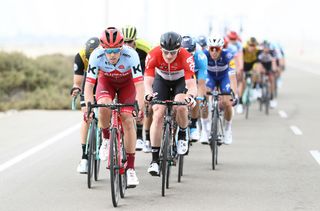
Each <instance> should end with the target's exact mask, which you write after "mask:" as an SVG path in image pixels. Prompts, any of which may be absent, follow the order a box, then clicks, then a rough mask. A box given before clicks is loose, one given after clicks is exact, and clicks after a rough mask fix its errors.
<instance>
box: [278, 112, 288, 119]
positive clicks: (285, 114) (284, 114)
mask: <svg viewBox="0 0 320 211" xmlns="http://www.w3.org/2000/svg"><path fill="white" fill-rule="evenodd" d="M278 113H279V115H280V117H281V118H284V119H286V118H288V115H287V113H286V112H285V111H282V110H280V111H279V112H278Z"/></svg>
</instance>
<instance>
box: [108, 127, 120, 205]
mask: <svg viewBox="0 0 320 211" xmlns="http://www.w3.org/2000/svg"><path fill="white" fill-rule="evenodd" d="M109 144H110V148H109V156H110V157H109V159H110V183H111V198H112V204H113V206H114V207H117V206H118V202H119V197H120V193H119V191H120V190H119V189H120V188H119V168H118V167H117V165H118V162H117V161H118V158H117V131H116V129H115V128H113V129H112V131H111V138H110V141H109Z"/></svg>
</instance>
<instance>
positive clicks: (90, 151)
mask: <svg viewBox="0 0 320 211" xmlns="http://www.w3.org/2000/svg"><path fill="white" fill-rule="evenodd" d="M95 131H96V125H95V123H94V121H92V123H91V126H90V130H89V133H88V135H89V141H88V144H89V146H88V173H87V185H88V188H91V187H92V175H93V174H94V160H95V158H94V148H95V144H96V141H95V140H96V133H95Z"/></svg>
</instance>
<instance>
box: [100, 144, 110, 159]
mask: <svg viewBox="0 0 320 211" xmlns="http://www.w3.org/2000/svg"><path fill="white" fill-rule="evenodd" d="M108 145H109V139H103V141H102V144H101V146H100V149H99V158H100V160H104V161H105V160H107V159H108V154H109V146H108Z"/></svg>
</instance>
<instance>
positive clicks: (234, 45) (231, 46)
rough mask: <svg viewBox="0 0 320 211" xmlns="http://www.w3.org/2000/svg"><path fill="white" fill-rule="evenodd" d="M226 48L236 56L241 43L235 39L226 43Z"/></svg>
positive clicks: (239, 50) (240, 49)
mask: <svg viewBox="0 0 320 211" xmlns="http://www.w3.org/2000/svg"><path fill="white" fill-rule="evenodd" d="M227 50H228V51H230V52H231V53H232V54H233V56H236V55H237V54H238V53H239V52H241V51H242V44H241V42H239V41H237V42H236V43H231V42H229V43H228V46H227Z"/></svg>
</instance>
